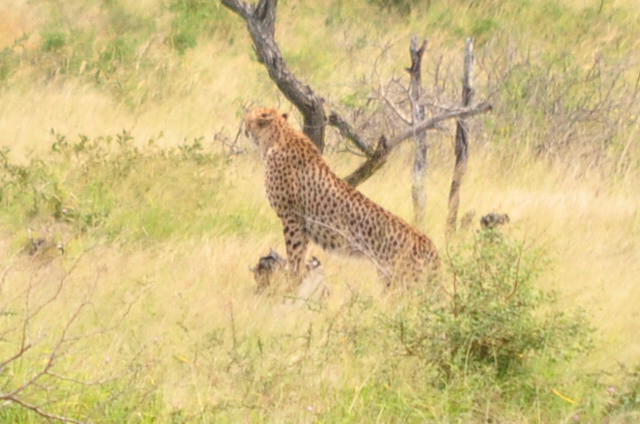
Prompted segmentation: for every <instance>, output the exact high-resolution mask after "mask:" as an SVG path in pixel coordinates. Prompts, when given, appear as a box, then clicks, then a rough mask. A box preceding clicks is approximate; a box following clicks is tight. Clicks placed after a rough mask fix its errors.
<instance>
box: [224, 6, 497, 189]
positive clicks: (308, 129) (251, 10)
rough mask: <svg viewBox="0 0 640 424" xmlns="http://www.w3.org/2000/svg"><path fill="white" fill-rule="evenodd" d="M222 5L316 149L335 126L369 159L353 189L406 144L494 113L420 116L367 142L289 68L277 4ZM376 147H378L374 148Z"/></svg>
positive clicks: (475, 110)
mask: <svg viewBox="0 0 640 424" xmlns="http://www.w3.org/2000/svg"><path fill="white" fill-rule="evenodd" d="M220 1H221V3H222V4H223V5H224V6H225V7H227V8H229V9H230V10H232V11H233V12H235V13H236V14H237V15H238V16H240V17H241V18H242V19H243V20H244V21H245V22H246V24H247V29H248V31H249V34H250V35H251V38H252V40H253V46H254V49H255V51H256V55H257V56H258V60H260V62H261V63H262V64H263V65H264V66H265V67H266V68H267V71H268V73H269V77H270V78H271V79H272V80H273V81H274V83H275V84H276V85H277V87H278V88H279V89H280V90H281V91H282V93H283V94H284V95H285V96H286V97H287V99H289V100H290V101H291V102H292V103H293V104H294V105H295V106H296V108H297V109H298V110H299V111H300V113H301V114H302V116H303V119H304V123H303V132H304V133H305V134H306V135H307V136H309V138H311V140H312V141H313V142H314V143H315V144H316V145H318V146H319V147H322V146H324V134H325V126H326V125H327V124H328V125H332V126H334V127H336V128H337V129H338V131H339V132H340V134H341V135H342V136H344V137H345V138H347V139H349V140H351V141H352V142H353V145H354V146H355V147H356V148H357V149H359V150H360V151H361V152H362V153H363V154H364V155H365V157H366V160H365V161H364V163H362V165H360V166H359V167H358V168H357V169H356V170H355V171H354V172H352V173H351V174H350V175H349V176H347V177H346V178H345V180H346V181H347V182H348V183H349V184H351V185H353V186H357V185H359V184H360V183H362V182H363V181H365V180H366V179H367V178H369V177H370V176H371V175H373V174H374V173H375V172H376V171H377V170H378V169H380V168H381V167H382V166H383V165H384V163H385V162H386V160H387V157H388V155H389V152H390V151H391V150H392V149H393V148H394V147H396V146H397V145H398V144H400V143H401V142H402V141H404V140H407V139H409V138H413V137H414V136H415V135H416V134H419V133H421V132H424V131H426V130H430V129H433V128H435V125H436V124H438V123H439V122H442V121H445V120H448V119H453V118H460V119H462V118H466V117H470V116H473V115H477V114H480V113H485V112H487V111H489V110H491V106H490V105H489V104H487V103H480V104H478V105H475V106H467V107H463V108H461V109H457V110H449V111H446V112H444V113H442V114H439V115H437V116H434V117H432V118H430V119H421V120H419V119H417V118H418V116H417V117H416V120H414V122H413V125H411V126H410V128H408V129H406V130H404V131H402V132H400V133H398V134H396V135H394V136H390V137H387V136H385V135H380V136H379V138H378V141H377V143H372V142H367V141H365V140H364V139H363V138H362V136H360V135H359V134H358V132H357V130H356V129H355V128H354V127H353V126H352V125H351V124H349V123H348V122H347V121H346V120H345V119H344V118H343V117H341V116H340V114H339V113H338V112H336V111H331V112H330V113H329V119H328V120H327V118H326V117H327V115H326V114H325V111H324V101H323V98H322V97H320V96H319V95H317V94H316V93H315V92H314V91H313V89H311V87H310V86H308V85H305V84H303V83H302V82H300V80H298V79H297V78H296V77H295V76H294V74H293V73H292V72H291V71H290V70H289V68H288V67H287V66H286V64H285V61H284V59H283V57H282V54H281V53H280V49H279V48H278V45H277V43H276V41H275V39H274V32H275V31H274V29H275V17H276V7H277V0H259V1H258V3H256V4H255V5H253V4H248V3H246V2H244V1H242V0H220ZM418 103H419V102H418ZM372 145H375V146H376V147H375V148H371V147H370V146H372Z"/></svg>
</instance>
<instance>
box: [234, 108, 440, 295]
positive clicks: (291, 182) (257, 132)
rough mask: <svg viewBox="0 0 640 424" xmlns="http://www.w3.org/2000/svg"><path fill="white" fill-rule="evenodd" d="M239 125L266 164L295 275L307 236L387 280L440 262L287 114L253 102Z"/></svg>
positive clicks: (398, 280)
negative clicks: (333, 165)
mask: <svg viewBox="0 0 640 424" xmlns="http://www.w3.org/2000/svg"><path fill="white" fill-rule="evenodd" d="M244 126H245V133H246V135H247V136H248V137H250V138H251V139H252V140H253V142H254V144H256V146H257V148H258V150H259V151H260V155H261V157H262V160H263V162H264V164H265V171H266V178H265V185H266V192H267V197H268V199H269V203H270V205H271V207H272V208H273V209H274V210H275V212H276V214H277V215H278V217H279V218H280V220H281V222H282V227H283V233H284V239H285V246H286V252H287V259H288V265H289V271H290V272H291V273H292V274H293V275H294V277H297V279H298V281H300V280H299V279H301V278H302V277H301V274H302V273H303V272H304V265H303V264H304V259H305V255H306V251H307V247H308V245H309V241H313V242H315V243H317V244H318V245H320V246H322V248H323V249H325V250H333V251H338V252H342V253H346V254H350V255H359V256H365V257H367V258H368V259H370V260H371V261H372V262H373V263H374V264H375V266H376V268H377V269H378V273H379V274H380V276H381V277H382V279H383V282H384V283H385V284H386V285H387V286H391V285H392V284H394V285H395V284H403V285H404V284H410V283H413V282H418V281H420V280H421V279H422V278H424V276H425V275H427V274H429V273H430V271H433V270H435V269H437V268H438V267H439V264H440V260H439V258H438V253H437V250H436V248H435V246H434V244H433V243H432V241H431V240H430V239H429V238H428V237H427V236H425V235H424V234H422V233H420V232H419V231H418V230H416V229H415V228H414V227H412V226H411V225H409V224H408V223H407V222H405V221H404V220H402V219H401V218H399V217H397V216H395V215H393V214H392V213H390V212H387V211H386V210H385V209H383V208H382V207H381V206H379V205H378V204H376V203H375V202H373V201H372V200H370V199H368V198H367V197H365V196H364V195H363V194H362V193H360V192H359V191H357V190H356V189H355V188H353V187H352V186H350V185H349V184H347V183H346V182H345V181H344V180H342V179H341V178H339V177H338V176H336V175H335V174H334V173H333V172H332V171H331V170H330V169H329V166H328V165H327V164H326V163H325V161H324V159H323V157H322V155H321V153H320V151H319V150H318V148H317V147H316V146H315V145H314V144H313V142H312V141H311V140H310V139H309V138H308V137H307V136H306V135H304V134H303V133H301V132H299V131H298V130H296V129H294V128H293V127H292V126H291V125H290V124H289V122H288V121H287V114H281V113H279V112H278V111H276V110H274V109H268V108H256V109H254V110H252V111H250V112H249V113H248V114H247V116H246V118H245V122H244Z"/></svg>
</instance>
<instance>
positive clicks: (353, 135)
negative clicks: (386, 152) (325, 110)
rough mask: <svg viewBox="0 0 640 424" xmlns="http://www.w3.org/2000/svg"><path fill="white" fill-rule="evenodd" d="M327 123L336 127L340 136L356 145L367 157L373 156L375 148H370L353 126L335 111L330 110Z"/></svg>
mask: <svg viewBox="0 0 640 424" xmlns="http://www.w3.org/2000/svg"><path fill="white" fill-rule="evenodd" d="M329 125H331V126H332V127H336V128H337V129H338V131H339V132H340V135H341V136H343V137H345V138H347V139H349V140H351V141H352V142H353V144H354V146H356V147H357V148H358V150H360V151H361V152H362V153H364V154H365V155H366V156H367V157H368V158H371V157H372V156H374V154H375V150H374V149H372V148H371V146H369V144H367V142H365V141H364V140H363V139H362V138H360V136H359V135H358V132H357V131H356V130H355V128H353V127H352V126H351V124H349V123H348V122H347V121H345V120H344V119H343V118H342V117H341V116H340V115H339V114H338V113H337V112H335V111H332V112H331V113H330V114H329Z"/></svg>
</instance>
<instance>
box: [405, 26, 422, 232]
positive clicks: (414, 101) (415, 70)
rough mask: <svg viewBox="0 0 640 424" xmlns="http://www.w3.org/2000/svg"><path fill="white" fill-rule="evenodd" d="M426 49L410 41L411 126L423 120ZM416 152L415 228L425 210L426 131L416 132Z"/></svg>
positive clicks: (414, 161)
mask: <svg viewBox="0 0 640 424" xmlns="http://www.w3.org/2000/svg"><path fill="white" fill-rule="evenodd" d="M426 47H427V40H423V41H422V45H421V46H420V47H418V37H417V36H413V38H412V39H411V47H410V49H409V52H410V54H411V67H410V68H407V71H408V72H409V74H410V75H411V85H410V86H409V97H410V98H411V116H412V118H413V119H412V124H413V125H415V124H417V123H418V122H422V121H423V120H424V118H425V111H424V105H423V104H422V103H420V97H421V96H422V56H423V55H424V51H425V48H426ZM415 141H416V152H415V156H414V159H413V186H412V187H411V199H412V200H413V213H414V215H413V216H414V222H415V224H416V225H417V226H419V227H420V226H422V224H424V219H425V211H426V209H427V192H426V190H425V186H424V179H425V175H426V172H427V131H426V130H422V131H416V133H415Z"/></svg>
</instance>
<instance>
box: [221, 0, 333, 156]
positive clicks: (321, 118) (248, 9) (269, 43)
mask: <svg viewBox="0 0 640 424" xmlns="http://www.w3.org/2000/svg"><path fill="white" fill-rule="evenodd" d="M221 2H222V4H223V5H224V6H226V7H227V8H229V9H230V10H232V11H233V12H235V13H237V14H238V15H239V16H240V17H241V18H242V19H244V21H245V22H246V23H247V29H248V30H249V34H250V35H251V39H252V40H253V46H254V49H255V52H256V55H257V56H258V60H259V61H260V63H262V64H263V65H264V66H265V67H266V68H267V71H268V73H269V77H270V78H271V80H272V81H273V82H274V83H275V84H276V86H277V87H278V89H279V90H280V91H281V92H282V94H284V95H285V97H286V98H287V99H288V100H289V101H290V102H291V103H293V105H294V106H295V107H296V108H297V109H298V110H299V111H300V113H301V114H302V117H303V127H302V131H303V132H304V133H305V134H306V135H307V136H308V137H309V138H310V139H311V140H312V141H313V142H314V143H315V145H316V146H318V148H319V149H320V151H323V150H324V135H325V126H326V124H327V117H326V115H325V112H324V106H323V103H324V100H323V99H322V98H321V97H320V96H318V95H316V94H315V93H314V91H313V90H312V89H311V87H309V86H308V85H305V84H303V83H302V82H301V81H300V80H298V79H297V78H296V76H295V75H294V74H293V73H292V72H291V71H290V70H289V68H288V67H287V64H286V63H285V61H284V59H283V58H282V53H280V48H279V47H278V44H277V43H276V41H275V38H274V34H275V21H276V7H277V5H278V0H260V1H259V2H258V4H257V5H255V6H253V5H251V4H247V3H245V2H243V1H240V0H221Z"/></svg>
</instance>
